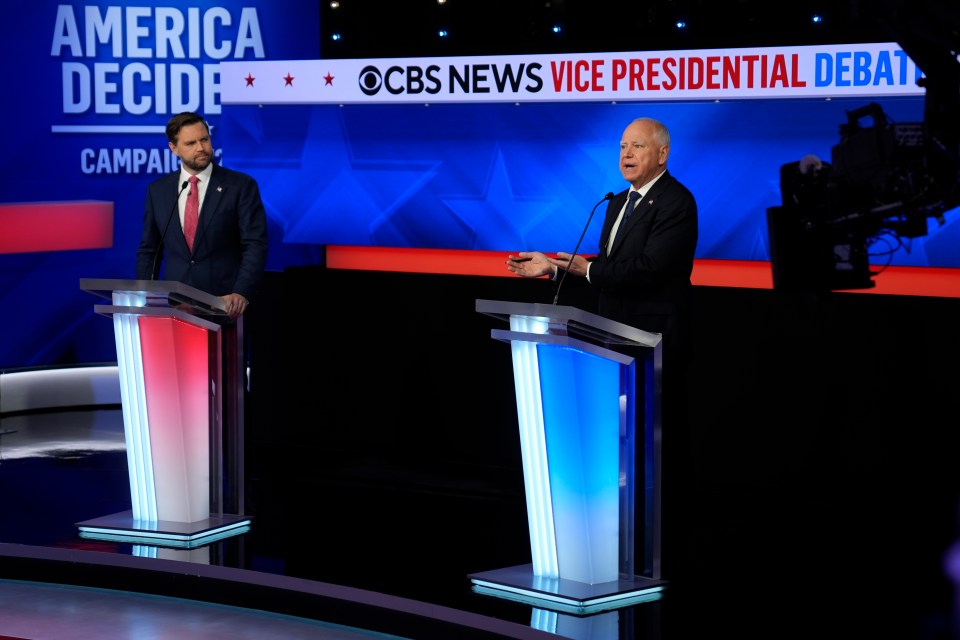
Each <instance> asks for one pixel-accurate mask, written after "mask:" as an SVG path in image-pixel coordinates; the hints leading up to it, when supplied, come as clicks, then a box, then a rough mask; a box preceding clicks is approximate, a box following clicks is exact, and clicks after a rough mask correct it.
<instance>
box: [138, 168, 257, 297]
mask: <svg viewBox="0 0 960 640" xmlns="http://www.w3.org/2000/svg"><path fill="white" fill-rule="evenodd" d="M179 180H180V172H179V170H178V171H176V172H174V173H171V174H169V175H167V176H164V177H163V178H160V179H158V180H155V181H154V182H152V183H151V184H150V185H149V186H148V187H147V199H146V204H145V207H144V218H143V236H142V238H141V239H140V247H139V248H138V249H137V278H138V279H140V280H151V279H155V278H158V277H159V273H158V272H159V270H160V269H159V267H160V265H161V263H162V264H163V272H164V275H163V278H164V279H165V280H177V281H179V282H182V283H184V284H188V285H190V286H191V287H195V288H197V289H200V290H201V291H206V292H207V293H210V294H213V295H215V296H222V295H226V294H228V293H239V294H240V295H242V296H243V297H244V298H246V299H247V300H248V301H250V302H252V301H253V299H254V297H255V294H256V290H257V287H258V286H259V285H260V282H261V280H262V279H263V272H264V270H265V268H266V262H267V248H268V242H267V216H266V211H265V209H264V206H263V201H262V200H261V198H260V188H259V187H258V186H257V182H256V180H254V179H253V178H252V177H250V176H248V175H247V174H245V173H241V172H239V171H233V170H231V169H226V168H224V167H221V166H219V165H214V167H213V173H212V174H211V175H210V184H209V185H207V191H206V195H205V196H204V198H203V205H202V206H201V208H200V222H199V226H198V227H197V235H196V237H195V239H194V246H193V252H192V253H191V252H190V250H189V249H188V248H187V241H186V239H185V238H184V236H183V228H182V227H181V225H180V220H179V216H180V213H179V209H178V207H177V196H178V194H179V193H180V191H181V184H180V183H179Z"/></svg>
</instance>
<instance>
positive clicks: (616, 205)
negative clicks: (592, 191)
mask: <svg viewBox="0 0 960 640" xmlns="http://www.w3.org/2000/svg"><path fill="white" fill-rule="evenodd" d="M628 192H629V189H627V190H624V191H622V192H620V193H618V194H617V195H615V196H614V197H613V198H612V199H611V200H610V201H609V202H608V203H607V211H606V217H605V218H604V221H603V228H602V229H601V231H600V251H599V253H598V254H597V256H596V257H595V258H593V260H592V261H591V264H590V285H591V287H593V288H595V289H596V290H597V291H598V293H599V296H598V312H599V314H600V315H602V316H604V317H606V318H610V319H611V320H616V321H617V322H622V323H624V324H628V325H630V326H632V327H637V328H638V329H643V330H644V331H651V332H655V333H662V334H664V349H665V353H666V351H667V345H668V344H674V345H677V344H680V345H682V346H683V347H684V348H685V344H684V343H685V342H686V338H687V335H686V334H687V333H688V331H687V328H688V327H687V325H688V323H689V313H690V306H691V304H692V303H691V297H692V290H693V286H692V283H691V281H690V276H691V273H692V272H693V259H694V255H695V253H696V249H697V239H698V233H699V230H698V229H699V226H698V220H697V202H696V199H695V198H694V197H693V194H692V193H691V192H690V190H689V189H687V188H686V187H685V186H684V185H683V184H681V183H680V182H679V181H678V180H677V179H676V178H674V177H673V176H672V175H670V172H669V171H667V172H665V173H664V174H663V175H662V176H661V177H660V179H659V180H657V182H656V183H654V185H653V187H651V189H650V191H649V192H648V193H646V194H644V197H643V200H641V201H640V202H639V203H638V204H637V208H636V209H635V210H634V213H633V215H631V216H630V218H629V219H627V220H625V221H624V222H623V223H622V224H621V226H620V230H619V231H618V232H617V235H616V237H615V238H614V244H613V247H612V250H611V252H610V255H607V251H606V246H607V239H608V238H609V237H610V232H611V230H612V229H613V224H614V222H616V219H617V216H618V215H619V214H620V209H621V208H623V205H624V202H625V201H626V199H627V194H628ZM668 335H669V336H670V337H669V338H668V337H667V336H668Z"/></svg>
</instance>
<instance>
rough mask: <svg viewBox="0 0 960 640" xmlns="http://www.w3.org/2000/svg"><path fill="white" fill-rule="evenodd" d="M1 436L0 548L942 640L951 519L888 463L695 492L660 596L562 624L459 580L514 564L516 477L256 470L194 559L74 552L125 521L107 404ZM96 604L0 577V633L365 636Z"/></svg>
mask: <svg viewBox="0 0 960 640" xmlns="http://www.w3.org/2000/svg"><path fill="white" fill-rule="evenodd" d="M0 432H5V433H4V435H2V436H0V504H2V505H3V508H2V517H0V542H2V543H14V544H16V545H30V546H37V547H45V548H46V547H50V548H56V549H70V550H84V551H92V552H96V553H103V554H115V555H120V556H144V561H145V562H149V561H150V560H149V557H150V556H151V555H152V556H154V557H156V558H157V561H167V560H172V561H175V562H184V563H196V564H198V565H209V564H218V565H223V566H232V567H234V568H239V569H248V570H253V571H256V572H261V573H264V574H269V575H276V576H289V577H293V578H301V579H306V580H310V581H319V582H322V583H332V584H336V585H345V586H350V587H356V588H359V589H363V590H367V591H370V592H375V593H381V594H389V595H393V596H401V597H403V598H409V599H411V600H414V601H419V602H423V603H429V604H432V605H440V606H442V607H449V608H452V609H456V610H462V611H467V612H472V613H474V614H481V615H483V616H487V617H490V618H494V619H498V620H503V621H507V622H511V623H516V624H517V625H521V626H524V627H530V628H531V629H543V630H546V631H550V632H552V633H555V634H557V635H560V636H563V637H570V638H576V639H582V640H587V639H589V640H594V639H597V640H607V639H609V640H619V639H624V640H625V639H627V638H649V639H660V638H666V639H673V638H689V637H697V636H699V635H704V636H706V635H709V636H715V635H723V636H728V635H732V636H734V637H777V638H779V637H794V636H805V637H830V638H834V637H857V638H863V637H883V638H919V639H924V640H927V639H931V640H932V639H935V638H952V637H955V634H954V629H955V627H956V625H955V621H954V613H955V610H954V591H953V588H952V585H951V582H950V580H949V579H948V578H947V576H946V570H945V561H946V558H947V557H948V556H949V550H950V546H951V545H952V543H953V536H954V529H955V523H954V522H952V521H948V519H944V517H943V515H942V514H944V513H949V512H952V511H955V509H946V510H945V509H943V508H940V507H942V505H939V506H938V505H936V501H937V500H938V499H940V497H938V496H937V495H931V494H928V495H925V496H921V495H912V491H913V489H914V487H915V486H916V484H917V483H916V481H915V480H912V479H910V478H904V477H902V476H898V473H897V470H896V469H891V470H890V475H889V483H888V484H886V485H885V486H872V485H871V486H857V483H856V479H855V478H854V479H852V480H851V482H850V483H848V484H847V486H846V488H845V489H842V490H841V489H839V488H837V487H834V490H827V489H826V488H824V487H823V484H822V483H821V482H817V481H811V482H810V483H808V484H807V485H806V486H804V485H802V484H801V483H796V484H795V485H794V486H792V487H791V486H787V485H783V484H781V485H779V486H776V485H766V486H764V485H762V484H752V485H751V484H749V483H744V482H736V483H724V482H722V481H720V480H719V479H718V480H717V481H715V482H707V483H705V484H706V486H704V487H701V489H700V491H699V501H700V503H701V506H700V508H699V509H698V511H699V512H698V513H697V514H696V517H695V524H694V525H693V527H694V531H693V532H692V533H693V534H694V535H693V538H694V542H695V547H694V549H695V553H694V556H693V557H694V562H693V565H692V568H691V570H690V575H689V576H688V577H685V578H683V579H682V580H679V581H676V582H673V583H671V584H669V586H668V587H667V589H666V591H665V592H664V594H663V597H662V598H661V599H660V600H658V601H654V602H648V603H644V604H640V605H636V606H633V607H629V608H625V609H621V610H618V611H615V612H607V613H602V614H597V615H594V616H586V617H578V616H573V615H568V614H555V613H549V612H545V611H543V610H540V609H534V608H532V607H530V606H527V605H524V604H520V603H515V602H509V601H505V600H501V599H499V598H494V597H490V596H485V595H479V594H476V593H473V592H472V591H471V587H470V581H469V578H468V574H470V573H474V572H479V571H488V570H492V569H498V568H502V567H506V566H512V565H514V564H521V563H524V562H528V561H529V558H528V555H527V554H528V551H527V548H528V547H527V545H528V541H527V539H526V528H525V527H526V520H525V517H526V516H525V508H524V504H523V495H522V486H521V485H520V484H519V481H518V479H517V478H515V477H513V474H514V471H513V470H504V476H503V477H501V478H492V477H490V472H489V470H482V471H481V470H477V473H476V474H475V477H474V478H473V479H471V478H469V477H468V476H469V475H470V471H469V470H463V469H445V468H444V467H443V466H442V465H440V464H428V463H426V462H425V461H416V460H409V459H405V460H403V461H397V460H390V459H389V457H388V456H386V455H385V454H384V453H382V452H381V453H380V454H378V455H377V456H370V457H366V459H361V457H358V456H356V455H352V456H351V455H347V454H343V453H342V452H341V454H342V455H337V454H336V453H335V452H334V453H327V454H326V455H320V454H318V455H316V457H315V458H316V465H315V466H312V467H306V468H297V469H295V468H291V467H290V466H283V465H279V466H272V465H262V464H260V465H253V466H254V468H252V469H251V470H250V474H249V475H250V478H249V480H248V483H247V493H248V504H249V506H250V513H251V514H252V515H253V518H254V520H253V527H252V529H251V531H250V532H248V533H246V534H243V535H241V536H238V537H236V538H233V539H230V540H228V541H223V542H217V543H214V544H213V545H211V546H210V547H209V548H202V549H199V550H192V551H176V550H159V551H158V550H157V549H155V548H154V549H152V550H151V549H150V548H145V547H142V546H137V547H134V546H133V545H129V544H117V543H108V542H101V541H94V540H87V539H82V538H80V537H79V536H78V533H77V529H76V527H75V523H76V522H78V521H82V520H86V519H90V518H95V517H99V516H102V515H106V514H110V513H114V512H117V511H122V510H124V509H127V508H129V495H128V489H127V487H128V484H127V476H126V474H127V471H126V455H125V452H124V446H123V432H122V423H121V416H120V410H119V409H117V408H106V409H103V408H101V409H96V410H81V411H63V412H44V413H37V414H32V415H14V416H8V417H3V418H2V419H0ZM937 514H940V515H937ZM938 520H940V521H938ZM4 561H5V560H3V559H2V558H0V562H4ZM81 596H82V600H79V601H78V600H75V599H74V598H77V597H81ZM103 598H104V594H103V592H99V591H95V592H92V593H91V592H86V593H83V594H77V592H76V590H75V589H67V588H59V589H58V588H51V587H50V585H28V584H20V583H18V582H16V581H14V582H11V581H7V580H3V579H0V636H4V635H5V636H11V637H17V638H30V639H31V640H39V639H41V638H66V637H69V638H74V639H81V640H82V639H85V638H94V637H96V638H144V637H177V638H191V637H198V638H200V637H207V638H209V637H218V638H219V637H232V638H246V637H251V638H252V637H256V638H273V637H276V638H299V637H304V638H344V639H346V638H354V637H364V636H363V635H362V634H361V635H354V634H356V633H358V632H356V631H355V630H351V629H343V628H337V627H331V626H329V625H323V624H321V623H318V622H316V621H309V620H305V619H300V618H296V617H291V616H271V615H269V614H266V613H264V612H262V611H251V610H249V609H247V610H240V611H239V612H230V611H229V610H228V608H224V607H214V606H212V605H197V604H196V603H190V602H188V601H185V600H180V601H176V600H175V601H167V600H164V599H160V598H151V599H148V600H147V601H136V598H134V597H133V596H132V595H130V594H126V595H123V596H122V597H121V599H120V600H114V601H105V600H103ZM131 598H132V600H131ZM78 611H80V612H86V613H81V614H78V613H77V612H78ZM228 614H230V615H228ZM234 614H235V615H236V616H237V618H232V617H231V616H233V615H234ZM78 616H79V617H78ZM210 616H214V618H211V617H210ZM78 620H82V621H83V622H82V624H81V623H79V622H78ZM234 620H239V622H238V623H237V622H234ZM98 621H99V622H100V623H102V624H98ZM233 624H239V625H240V626H239V627H232V626H231V625H233ZM105 627H109V629H110V631H109V632H106V631H105ZM171 634H173V635H171ZM397 635H398V636H400V635H402V634H400V633H398V634H397ZM368 637H372V636H368ZM375 637H383V636H375Z"/></svg>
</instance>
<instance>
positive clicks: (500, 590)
mask: <svg viewBox="0 0 960 640" xmlns="http://www.w3.org/2000/svg"><path fill="white" fill-rule="evenodd" d="M476 310H477V311H478V312H479V313H483V314H486V315H489V316H492V317H495V318H499V319H501V320H505V321H507V322H508V323H509V330H503V329H493V330H492V332H491V335H492V337H493V338H494V339H496V340H500V341H503V342H507V343H509V344H510V346H511V352H512V358H513V375H514V386H515V390H516V397H517V417H518V420H519V429H520V448H521V453H522V463H523V476H524V489H525V492H526V503H527V522H528V526H529V535H530V549H531V557H532V563H531V564H527V565H520V566H515V567H508V568H505V569H498V570H493V571H486V572H482V573H475V574H472V575H471V576H470V579H471V581H472V583H473V585H474V586H473V590H474V591H476V592H478V593H482V594H485V595H493V596H498V597H502V598H506V599H512V600H518V601H521V602H525V603H529V604H534V605H537V606H540V607H543V608H546V609H554V610H559V611H564V612H569V613H575V614H591V613H596V612H598V611H603V610H607V609H615V608H619V607H623V606H627V605H631V604H636V603H638V602H643V601H647V600H654V599H657V598H659V597H660V592H661V591H662V590H663V588H664V586H665V582H664V581H663V580H661V578H660V546H661V540H660V533H661V527H660V511H661V505H660V499H661V496H660V459H661V458H660V372H661V363H662V355H661V342H660V339H661V336H660V334H656V333H648V332H646V331H642V330H640V329H637V328H634V327H631V326H628V325H625V324H621V323H619V322H614V321H612V320H608V319H606V318H603V317H601V316H597V315H594V314H591V313H588V312H586V311H583V310H581V309H577V308H574V307H566V306H557V305H547V304H536V303H534V304H528V303H516V302H503V301H497V300H477V301H476ZM637 425H640V427H639V428H638V427H637ZM638 438H639V439H640V440H639V441H638V440H637V439H638ZM638 474H642V475H638ZM637 478H639V479H641V482H636V481H635V479H637ZM635 532H636V533H638V534H639V535H636V536H635V535H634V534H635Z"/></svg>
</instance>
